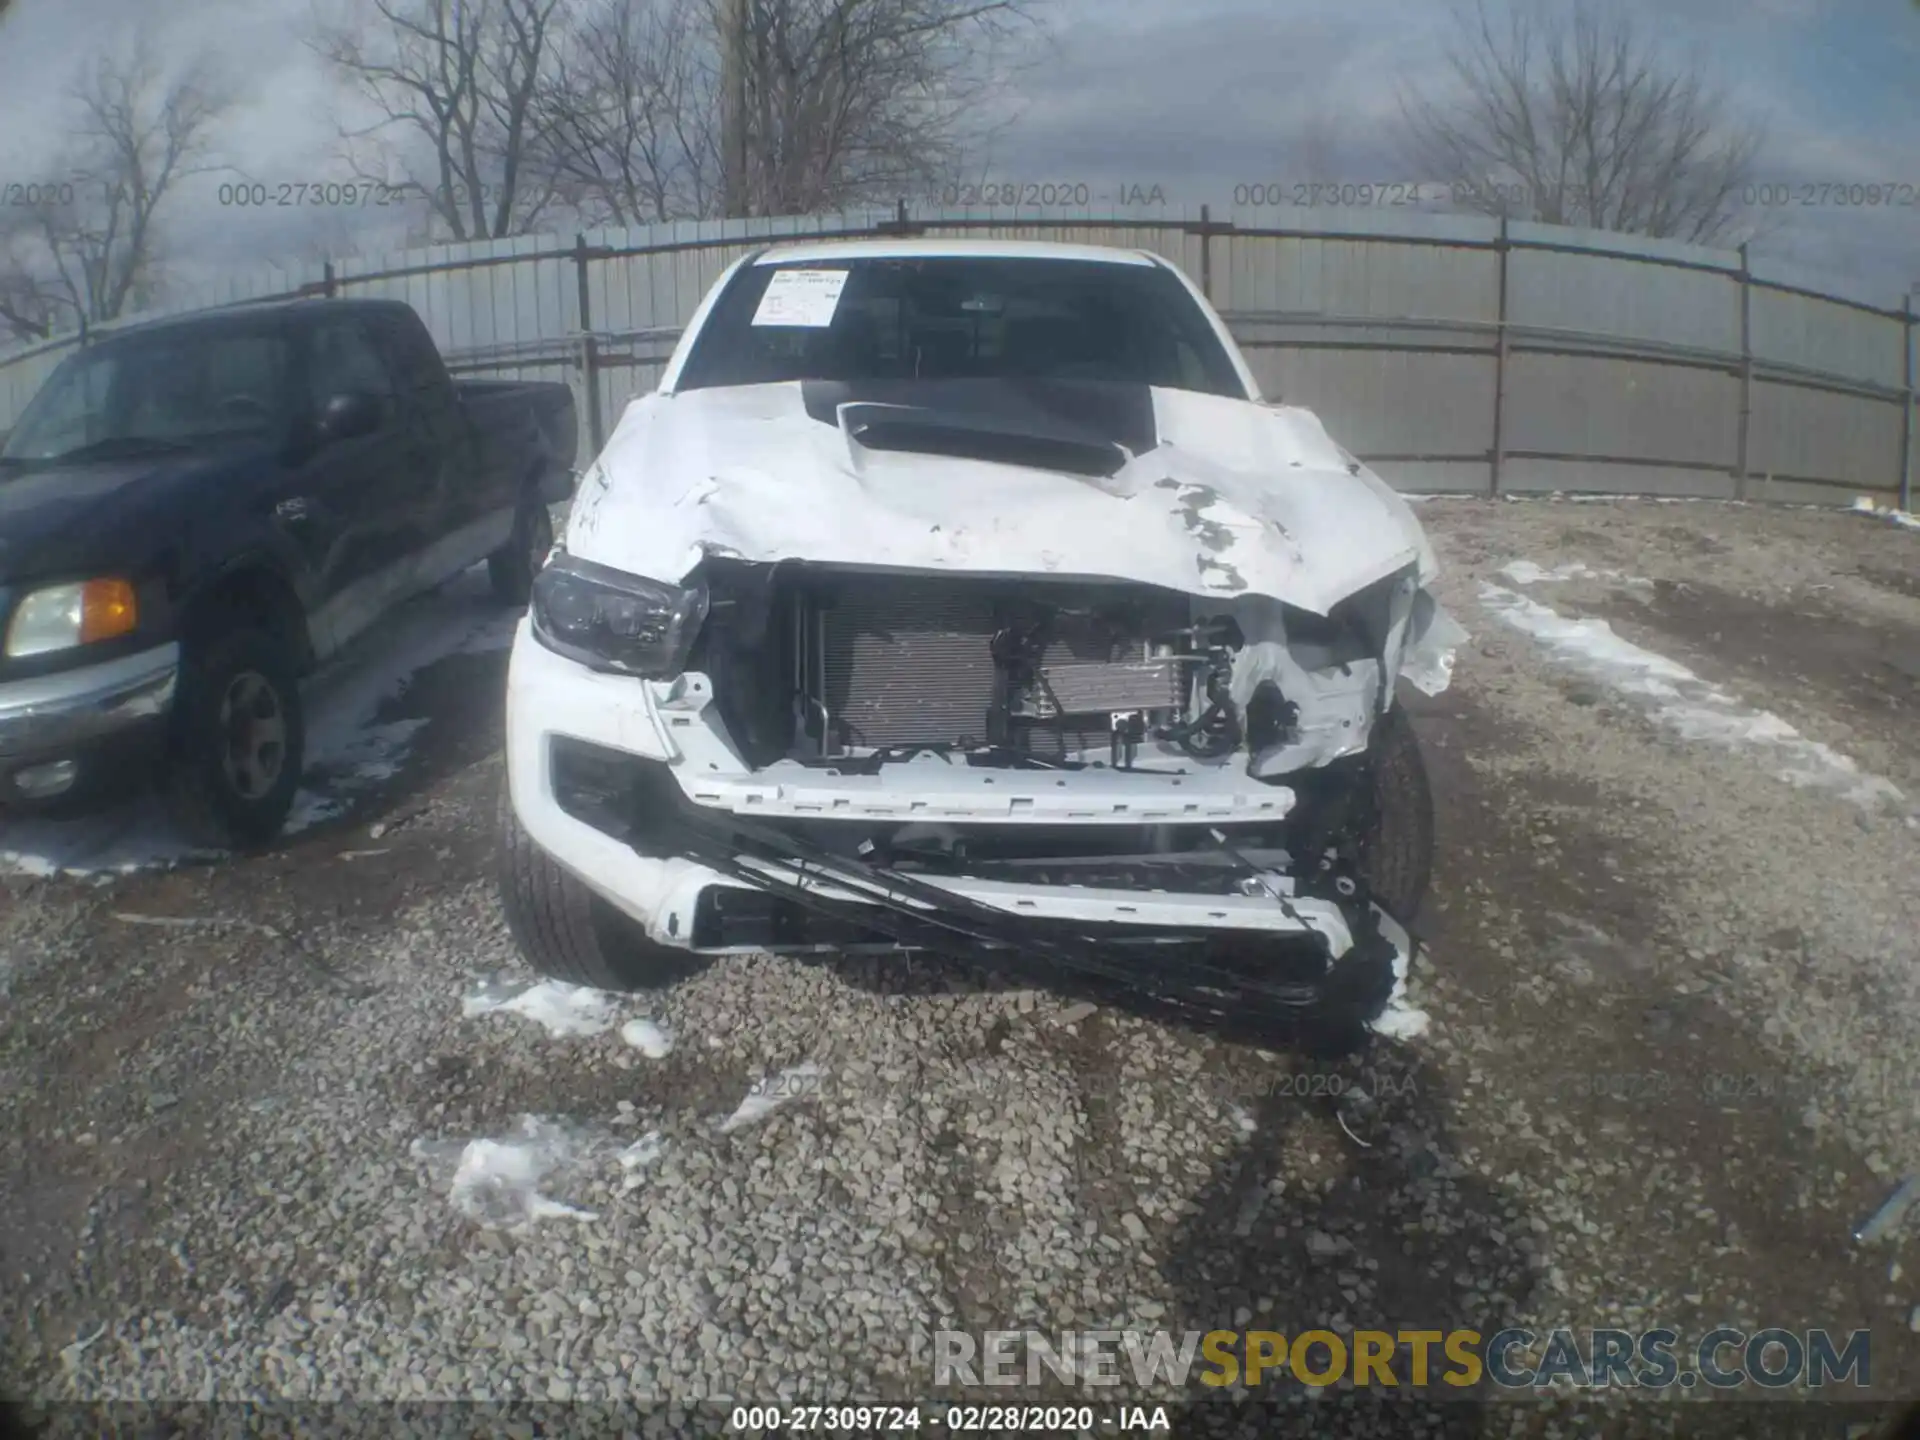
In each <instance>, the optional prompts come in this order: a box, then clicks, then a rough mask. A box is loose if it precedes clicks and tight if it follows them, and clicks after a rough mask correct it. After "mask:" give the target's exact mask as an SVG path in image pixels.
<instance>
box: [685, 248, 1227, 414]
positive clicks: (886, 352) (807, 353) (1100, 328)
mask: <svg viewBox="0 0 1920 1440" xmlns="http://www.w3.org/2000/svg"><path fill="white" fill-rule="evenodd" d="M916 379H918V380H958V379H985V380H997V379H1016V380H1105V381H1115V382H1120V383H1126V384H1135V385H1155V386H1161V387H1164V388H1167V389H1173V390H1197V391H1199V392H1201V393H1203V394H1207V395H1227V396H1233V397H1236V398H1241V399H1244V398H1245V396H1246V388H1245V386H1243V385H1242V384H1241V382H1240V378H1239V376H1238V374H1237V373H1236V372H1235V370H1234V367H1233V362H1232V361H1231V360H1230V359H1229V357H1228V355H1227V352H1226V349H1225V347H1223V346H1222V345H1221V343H1220V341H1219V338H1218V337H1217V336H1216V335H1215V333H1214V330H1213V326H1212V325H1211V324H1210V323H1209V322H1208V319H1207V316H1206V314H1205V312H1204V311H1202V310H1201V308H1200V307H1199V306H1198V305H1196V304H1195V303H1194V300H1193V297H1192V296H1191V295H1189V294H1188V293H1187V290H1186V288H1185V287H1184V286H1183V285H1181V284H1180V282H1179V280H1178V279H1177V278H1176V277H1174V276H1173V275H1172V274H1170V273H1168V272H1167V271H1165V270H1163V269H1161V268H1160V267H1159V266H1156V265H1131V264H1121V263H1111V262H1107V263H1103V262H1099V261H1087V260H1048V259H1026V258H1018V259H1008V258H998V257H980V258H976V257H971V256H938V257H933V258H918V257H912V258H887V259H861V260H837V261H823V262H817V263H815V262H809V263H807V264H796V265H750V266H747V267H746V268H744V269H742V270H741V271H740V272H739V274H737V275H736V276H735V277H734V279H733V282H732V283H731V284H730V285H728V287H727V289H726V291H725V293H724V294H723V295H722V296H721V297H720V300H719V303H718V304H716V305H715V307H714V310H713V313H712V315H711V316H710V317H709V318H708V320H707V322H706V324H705V325H704V326H702V327H701V330H700V334H699V338H698V339H697V340H696V341H695V342H694V348H693V351H692V353H691V354H690V355H689V356H688V357H687V364H686V367H685V369H684V371H683V372H682V374H681V377H680V384H679V388H680V389H682V390H693V389H700V388H703V387H708V386H717V385H759V384H766V383H769V382H773V381H781V380H840V381H857V380H916Z"/></svg>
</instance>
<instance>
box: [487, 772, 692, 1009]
mask: <svg viewBox="0 0 1920 1440" xmlns="http://www.w3.org/2000/svg"><path fill="white" fill-rule="evenodd" d="M499 823H500V849H499V873H498V881H499V886H500V906H501V909H503V910H504V911H505V912H506V917H507V929H508V930H509V931H510V932H511V933H512V935H513V938H514V941H515V943H516V944H518V945H519V947H520V951H521V953H522V954H524V955H525V956H526V957H527V963H528V964H530V965H532V966H533V968H534V969H535V970H537V971H539V972H540V973H541V974H542V975H546V976H549V977H551V978H552V979H555V980H564V981H566V982H567V983H568V984H570V985H587V986H591V987H592V988H593V989H595V990H656V989H660V988H662V987H664V986H667V985H671V984H673V983H674V982H675V981H677V980H684V979H686V978H687V977H688V976H689V975H693V974H695V973H697V972H698V971H699V970H700V969H702V968H703V967H704V965H705V963H706V962H705V961H704V960H703V959H702V957H700V956H698V955H695V954H693V953H692V952H691V951H688V950H681V949H677V948H675V947H673V946H669V945H657V944H655V943H654V942H653V941H652V940H649V939H648V938H647V936H646V933H645V932H644V931H642V930H641V928H640V927H639V926H638V925H636V924H634V922H633V921H632V920H630V919H628V918H627V917H626V916H625V915H622V914H621V913H620V912H619V911H617V910H615V909H614V908H613V907H612V906H611V905H609V904H607V902H606V901H604V900H602V899H601V898H600V897H599V896H598V895H595V894H594V893H593V892H592V891H591V890H589V889H588V888H587V887H586V886H585V885H582V884H581V883H580V881H579V880H577V879H575V878H574V876H573V875H572V874H570V873H569V872H568V871H566V870H564V869H562V868H561V867H560V866H559V865H558V864H556V863H555V862H554V859H553V857H552V856H550V855H549V854H547V852H546V851H544V850H542V849H541V848H540V847H539V846H538V845H536V844H535V843H534V840H533V837H532V836H531V835H529V834H527V831H526V827H525V826H523V825H522V824H521V823H520V817H519V816H517V815H515V814H514V813H513V801H512V799H511V797H510V796H509V795H508V793H507V787H506V786H505V785H504V784H502V786H501V787H500V822H499Z"/></svg>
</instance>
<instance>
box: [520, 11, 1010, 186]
mask: <svg viewBox="0 0 1920 1440" xmlns="http://www.w3.org/2000/svg"><path fill="white" fill-rule="evenodd" d="M1044 5H1045V0H595V3H593V4H592V5H591V8H590V9H589V10H588V11H587V12H586V14H585V15H584V16H583V17H582V19H581V22H580V24H579V27H578V29H577V31H576V32H575V34H574V35H573V37H572V38H571V40H570V43H569V44H568V45H567V46H566V47H565V51H564V55H563V59H562V61H561V63H560V64H558V65H557V66H556V67H555V70H554V73H553V78H552V81H551V83H550V84H549V85H548V86H547V87H546V88H545V89H544V90H543V91H542V95H541V103H540V105H539V106H538V107H537V108H538V111H539V115H540V124H539V127H538V128H539V131H540V134H541V144H542V148H543V154H544V155H545V157H546V164H547V167H548V168H549V169H550V171H551V173H552V174H553V175H554V176H555V182H556V185H557V187H558V188H559V189H560V190H561V191H562V192H563V193H564V194H565V195H566V196H567V197H568V198H569V200H570V201H571V202H572V203H574V204H576V205H577V206H579V208H580V209H581V210H582V211H583V212H584V213H586V214H588V215H590V216H592V217H593V218H596V219H605V220H611V221H615V222H622V221H625V222H631V221H633V220H640V219H646V220H667V219H675V218H680V217H683V216H709V215H714V214H717V213H720V211H721V210H722V209H723V208H725V206H726V204H727V200H728V197H729V196H730V195H731V196H732V198H733V203H734V204H735V206H736V207H737V209H738V211H739V212H740V213H745V214H757V215H794V214H806V213H809V212H817V211H822V210H831V209H836V208H844V207H850V206H854V205H859V204H866V203H875V202H881V201H890V200H891V199H893V198H894V197H895V196H896V195H900V194H903V193H906V192H907V191H909V190H911V189H915V188H919V187H922V186H924V185H926V184H927V183H929V182H931V181H936V180H939V179H941V178H945V177H951V176H952V175H954V174H956V173H959V171H960V170H961V168H962V166H963V163H964V162H965V161H966V160H967V159H969V158H973V157H975V156H977V155H978V154H979V153H980V152H981V150H982V147H984V145H985V143H986V142H987V140H988V138H989V136H990V135H991V134H992V132H993V130H994V129H995V128H996V123H995V118H994V117H995V115H996V112H997V109H998V107H997V106H996V104H995V103H994V102H995V100H996V99H997V97H998V94H999V92H1001V91H1003V89H1004V87H1005V83H1006V80H1007V78H1008V75H1009V74H1010V73H1011V72H1012V71H1013V70H1014V69H1016V68H1018V67H1019V66H1020V65H1021V64H1023V63H1032V62H1033V61H1035V60H1037V59H1038V58H1040V57H1041V56H1042V55H1043V53H1044V52H1043V51H1041V50H1040V49H1039V48H1038V47H1037V46H1029V47H1028V49H1027V51H1026V52H1025V53H1024V55H1016V54H1015V53H1014V50H1015V44H1014V42H1016V41H1018V40H1026V39H1032V40H1038V39H1040V38H1041V36H1040V33H1039V27H1038V24H1037V21H1038V16H1039V14H1040V12H1041V10H1042V8H1043V7H1044ZM730 22H731V23H736V24H737V25H738V27H739V29H738V33H737V34H736V35H735V36H734V53H735V54H736V56H737V63H738V69H739V82H740V83H739V90H740V94H739V97H738V99H739V110H740V115H741V121H740V123H741V128H742V132H743V133H742V134H741V135H740V136H739V137H738V138H739V145H738V150H739V152H740V153H742V154H743V155H744V162H743V163H744V168H745V174H744V175H741V176H738V177H734V178H735V179H736V182H737V183H736V184H734V185H732V186H729V184H728V183H727V181H728V178H729V177H728V175H727V174H726V170H727V164H726V156H725V155H724V153H723V148H722V143H721V131H722V128H723V117H722V111H723V108H724V106H725V101H726V96H725V95H724V94H723V93H722V72H723V70H725V69H727V68H728V67H726V66H723V64H722V59H721V57H722V52H723V51H724V50H726V49H727V44H726V37H725V36H724V35H723V33H722V27H723V26H724V25H726V24H728V23H730ZM1002 123H1004V122H1002Z"/></svg>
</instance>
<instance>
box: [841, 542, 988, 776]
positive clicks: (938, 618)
mask: <svg viewBox="0 0 1920 1440" xmlns="http://www.w3.org/2000/svg"><path fill="white" fill-rule="evenodd" d="M815 623H816V624H817V625H818V633H819V653H820V664H821V668H822V673H821V676H820V681H821V693H822V698H823V699H824V700H825V702H826V707H827V711H828V713H829V716H830V717H831V722H832V725H833V730H834V733H835V734H836V735H838V736H839V737H840V740H841V743H843V744H847V745H860V746H867V745H930V744H940V743H951V742H954V741H958V740H962V739H967V740H972V741H974V742H975V743H978V744H985V743H986V740H987V716H988V712H989V711H990V710H991V709H992V708H993V701H994V682H995V678H996V677H995V673H994V663H993V652H992V648H991V647H992V641H993V632H994V607H993V597H992V595H991V594H990V593H989V592H987V591H986V590H985V589H983V588H982V587H981V586H979V585H971V586H968V585H955V584H951V583H947V582H942V581H927V580H898V581H896V580H891V579H872V580H862V581H861V582H859V583H858V584H848V585H846V586H843V587H842V592H841V594H840V596H839V597H838V599H837V601H836V602H835V603H834V604H832V605H831V606H829V607H827V608H825V609H823V610H820V611H818V612H816V621H815Z"/></svg>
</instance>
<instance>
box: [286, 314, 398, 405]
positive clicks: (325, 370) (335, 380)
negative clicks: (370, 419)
mask: <svg viewBox="0 0 1920 1440" xmlns="http://www.w3.org/2000/svg"><path fill="white" fill-rule="evenodd" d="M311 344H312V347H313V348H312V351H311V353H310V354H309V356H308V361H307V401H308V404H309V405H311V406H312V407H313V408H314V409H315V410H318V409H319V408H320V407H321V406H323V405H325V404H326V403H327V401H329V400H330V399H332V398H333V397H334V396H335V395H339V394H341V393H342V392H344V391H348V390H361V391H365V392H366V393H368V394H371V395H377V396H379V397H380V399H381V400H383V401H385V402H386V404H387V405H388V407H391V406H392V404H393V401H394V395H395V391H394V383H393V376H392V375H391V374H389V373H388V371H387V364H386V361H385V360H384V359H383V358H382V357H381V355H380V351H379V349H378V348H377V347H376V346H375V345H374V343H373V340H372V337H371V336H369V335H368V334H367V332H366V330H365V329H364V328H363V327H362V326H361V325H360V323H359V322H358V321H356V320H329V321H325V322H323V323H322V324H320V325H318V326H316V327H315V328H314V331H313V338H312V341H311Z"/></svg>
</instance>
